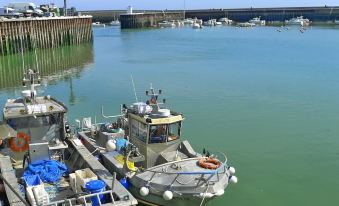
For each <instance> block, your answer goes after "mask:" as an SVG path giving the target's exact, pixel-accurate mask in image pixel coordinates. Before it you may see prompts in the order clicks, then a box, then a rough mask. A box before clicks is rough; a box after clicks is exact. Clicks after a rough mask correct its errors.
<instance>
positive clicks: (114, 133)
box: [79, 86, 237, 206]
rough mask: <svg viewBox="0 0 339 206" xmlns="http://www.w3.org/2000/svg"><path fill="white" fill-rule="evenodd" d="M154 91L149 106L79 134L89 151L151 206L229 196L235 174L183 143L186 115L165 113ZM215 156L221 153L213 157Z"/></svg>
mask: <svg viewBox="0 0 339 206" xmlns="http://www.w3.org/2000/svg"><path fill="white" fill-rule="evenodd" d="M161 94H162V91H161V90H159V91H158V93H156V92H155V90H154V89H153V88H152V86H151V89H150V90H149V91H146V95H147V97H148V98H149V99H148V100H147V101H146V103H144V102H137V103H134V104H133V106H131V107H127V106H125V105H123V106H122V107H121V115H117V116H106V115H104V112H103V110H102V115H103V117H105V118H110V117H118V120H117V121H116V122H113V123H107V124H104V123H102V124H97V125H93V126H89V128H91V130H90V131H87V132H80V133H79V138H80V139H81V140H82V141H83V142H84V144H85V146H86V147H87V148H88V149H89V150H90V151H93V152H94V153H95V152H96V151H97V150H99V151H98V152H97V153H96V154H98V155H99V158H100V159H102V161H103V162H104V165H106V166H108V170H109V171H111V172H112V173H113V172H116V173H117V175H118V177H119V178H121V179H120V181H121V182H123V184H124V185H125V187H126V188H128V190H129V191H130V192H131V193H132V194H133V195H134V196H135V197H136V198H137V199H138V201H139V202H141V203H144V204H147V205H163V206H169V205H171V206H172V205H175V206H183V205H190V204H191V205H205V204H206V203H207V202H208V201H210V200H211V199H213V198H216V197H218V196H221V195H223V194H224V192H225V189H226V187H227V186H228V185H229V183H236V182H237V178H236V176H234V173H235V169H234V168H233V167H230V166H228V163H227V158H226V155H224V154H223V153H220V157H219V158H222V159H218V158H217V156H216V155H212V154H211V153H210V152H209V151H207V150H205V149H204V150H203V152H202V154H200V153H198V152H196V151H195V150H194V149H193V148H192V146H191V145H190V143H189V142H188V141H187V140H183V138H182V133H181V131H182V122H183V120H184V116H183V115H182V114H181V113H178V112H174V111H171V110H169V109H166V107H165V103H166V101H165V100H163V101H162V103H160V102H158V101H160V98H159V95H161ZM213 154H216V153H213Z"/></svg>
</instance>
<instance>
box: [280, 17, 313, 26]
mask: <svg viewBox="0 0 339 206" xmlns="http://www.w3.org/2000/svg"><path fill="white" fill-rule="evenodd" d="M285 23H286V24H287V25H298V26H308V25H309V23H310V20H308V19H304V17H303V16H299V17H297V18H292V19H290V20H286V21H285Z"/></svg>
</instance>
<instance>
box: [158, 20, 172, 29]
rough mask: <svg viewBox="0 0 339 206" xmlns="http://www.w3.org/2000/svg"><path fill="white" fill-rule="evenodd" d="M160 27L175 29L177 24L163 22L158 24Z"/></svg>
mask: <svg viewBox="0 0 339 206" xmlns="http://www.w3.org/2000/svg"><path fill="white" fill-rule="evenodd" d="M158 25H159V27H161V28H173V27H175V23H174V22H170V21H163V22H160V23H158Z"/></svg>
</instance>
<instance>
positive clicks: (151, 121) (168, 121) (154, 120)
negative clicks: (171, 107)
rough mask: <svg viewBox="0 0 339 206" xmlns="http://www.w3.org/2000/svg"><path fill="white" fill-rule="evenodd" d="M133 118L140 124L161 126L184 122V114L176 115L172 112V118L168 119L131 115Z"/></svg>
mask: <svg viewBox="0 0 339 206" xmlns="http://www.w3.org/2000/svg"><path fill="white" fill-rule="evenodd" d="M130 116H131V118H133V119H135V120H137V121H138V122H142V123H145V124H149V125H160V124H172V123H175V122H179V121H182V120H184V117H183V115H182V114H179V113H176V112H173V111H171V113H170V116H168V117H159V116H154V115H152V114H150V115H143V116H141V115H138V114H133V113H130Z"/></svg>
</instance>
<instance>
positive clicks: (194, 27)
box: [192, 23, 202, 29]
mask: <svg viewBox="0 0 339 206" xmlns="http://www.w3.org/2000/svg"><path fill="white" fill-rule="evenodd" d="M192 28H193V29H202V25H201V24H198V23H194V24H193V26H192Z"/></svg>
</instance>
